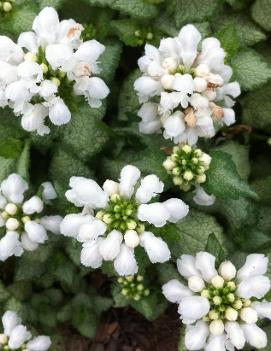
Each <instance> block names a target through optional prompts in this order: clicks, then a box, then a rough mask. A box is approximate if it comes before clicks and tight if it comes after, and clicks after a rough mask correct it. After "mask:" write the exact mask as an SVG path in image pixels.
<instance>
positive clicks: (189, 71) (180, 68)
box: [175, 65, 196, 78]
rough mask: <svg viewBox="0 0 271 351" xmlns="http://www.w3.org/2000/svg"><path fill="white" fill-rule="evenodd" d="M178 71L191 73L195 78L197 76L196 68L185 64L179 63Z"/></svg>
mask: <svg viewBox="0 0 271 351" xmlns="http://www.w3.org/2000/svg"><path fill="white" fill-rule="evenodd" d="M176 73H180V74H190V75H191V76H192V77H193V78H195V77H196V72H195V70H194V68H191V67H185V66H183V65H179V66H178V67H177V69H176V72H175V74H176Z"/></svg>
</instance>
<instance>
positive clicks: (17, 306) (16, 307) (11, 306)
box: [5, 297, 22, 313]
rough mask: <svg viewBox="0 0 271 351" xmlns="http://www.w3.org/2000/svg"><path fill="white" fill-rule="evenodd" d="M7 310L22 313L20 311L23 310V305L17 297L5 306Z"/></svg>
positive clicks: (12, 298)
mask: <svg viewBox="0 0 271 351" xmlns="http://www.w3.org/2000/svg"><path fill="white" fill-rule="evenodd" d="M5 310H6V311H8V310H10V311H14V312H17V313H20V311H21V310H22V304H21V302H20V301H18V300H17V299H16V298H15V297H11V298H10V299H8V301H7V302H6V304H5Z"/></svg>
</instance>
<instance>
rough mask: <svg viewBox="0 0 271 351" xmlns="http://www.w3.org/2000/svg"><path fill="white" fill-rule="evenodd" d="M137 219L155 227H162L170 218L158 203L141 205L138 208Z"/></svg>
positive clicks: (166, 210)
mask: <svg viewBox="0 0 271 351" xmlns="http://www.w3.org/2000/svg"><path fill="white" fill-rule="evenodd" d="M137 217H138V219H139V220H141V221H146V222H148V223H150V224H153V225H154V226H155V227H158V228H159V227H163V226H164V225H165V224H166V223H167V221H168V220H169V218H170V212H169V210H168V209H167V207H166V206H165V205H164V204H163V203H160V202H153V203H151V204H142V205H140V206H139V207H138V211H137Z"/></svg>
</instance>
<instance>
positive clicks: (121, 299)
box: [111, 283, 129, 308]
mask: <svg viewBox="0 0 271 351" xmlns="http://www.w3.org/2000/svg"><path fill="white" fill-rule="evenodd" d="M111 293H112V296H113V300H114V307H115V308H123V307H126V306H128V305H129V301H128V300H127V299H126V298H125V296H123V295H122V293H121V287H120V285H119V284H118V283H115V284H112V287H111Z"/></svg>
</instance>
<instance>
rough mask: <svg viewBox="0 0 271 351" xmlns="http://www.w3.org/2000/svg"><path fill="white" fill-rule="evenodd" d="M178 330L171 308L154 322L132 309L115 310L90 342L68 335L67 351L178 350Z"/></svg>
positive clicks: (176, 320)
mask: <svg viewBox="0 0 271 351" xmlns="http://www.w3.org/2000/svg"><path fill="white" fill-rule="evenodd" d="M179 330H180V322H179V318H178V315H177V312H176V309H175V308H174V306H172V307H171V308H170V309H169V310H168V311H167V312H166V314H165V315H163V316H161V317H159V318H158V319H157V320H155V321H154V322H148V321H146V320H145V319H144V318H143V317H142V316H141V315H140V314H138V313H137V312H136V311H134V310H133V309H130V308H129V309H115V310H112V311H111V312H110V313H109V315H107V316H106V317H105V320H104V321H103V322H102V323H101V325H100V327H99V328H98V330H97V334H96V337H95V340H94V341H93V342H92V343H91V342H89V341H88V340H87V339H85V338H83V337H81V336H80V335H78V334H74V335H73V332H74V331H73V332H72V333H70V334H69V338H68V340H69V341H68V342H67V345H66V351H75V350H76V351H177V349H178V338H179Z"/></svg>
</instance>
